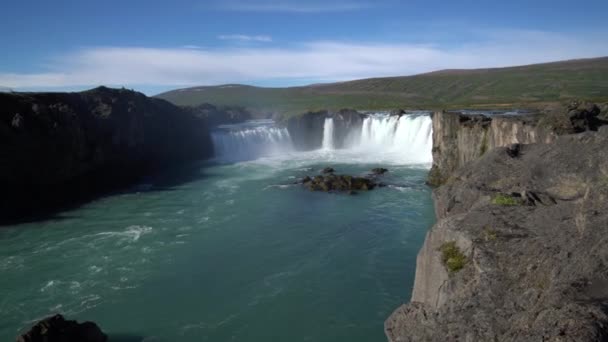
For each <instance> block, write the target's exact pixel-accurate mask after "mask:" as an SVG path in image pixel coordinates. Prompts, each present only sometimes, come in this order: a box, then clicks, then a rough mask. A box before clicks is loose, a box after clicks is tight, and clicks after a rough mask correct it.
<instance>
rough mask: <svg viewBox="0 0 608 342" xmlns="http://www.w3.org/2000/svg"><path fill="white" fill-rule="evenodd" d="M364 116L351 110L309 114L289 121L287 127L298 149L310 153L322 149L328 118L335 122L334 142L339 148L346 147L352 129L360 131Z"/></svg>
mask: <svg viewBox="0 0 608 342" xmlns="http://www.w3.org/2000/svg"><path fill="white" fill-rule="evenodd" d="M364 117H365V116H364V115H363V114H361V113H359V112H357V111H355V110H351V109H342V110H340V111H338V112H329V111H319V112H308V113H304V114H301V115H297V116H295V117H291V118H289V119H287V121H286V122H285V125H286V126H287V130H288V131H289V135H290V136H291V139H292V141H293V143H294V146H295V147H296V149H298V150H300V151H310V150H316V149H319V148H321V146H322V143H323V126H324V125H325V119H326V118H333V120H334V140H335V144H336V147H337V148H342V147H343V146H344V143H345V140H346V137H347V136H348V133H349V132H350V131H351V129H360V128H361V125H362V124H363V119H364Z"/></svg>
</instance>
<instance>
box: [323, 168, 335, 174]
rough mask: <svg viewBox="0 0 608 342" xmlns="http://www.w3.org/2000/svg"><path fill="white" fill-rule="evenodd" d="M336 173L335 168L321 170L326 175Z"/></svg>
mask: <svg viewBox="0 0 608 342" xmlns="http://www.w3.org/2000/svg"><path fill="white" fill-rule="evenodd" d="M334 172H336V170H334V168H333V167H326V168H324V169H323V170H321V173H323V174H326V173H334Z"/></svg>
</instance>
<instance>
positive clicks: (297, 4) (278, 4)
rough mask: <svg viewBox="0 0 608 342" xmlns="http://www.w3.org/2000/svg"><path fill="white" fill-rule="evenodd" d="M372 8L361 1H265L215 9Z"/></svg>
mask: <svg viewBox="0 0 608 342" xmlns="http://www.w3.org/2000/svg"><path fill="white" fill-rule="evenodd" d="M370 7H372V4H371V3H369V2H362V1H315V0H312V1H294V0H291V1H289V0H283V1H266V0H252V1H241V0H228V1H222V2H221V3H218V5H217V6H216V8H218V9H221V10H227V11H239V12H292V13H320V12H346V11H357V10H362V9H366V8H370Z"/></svg>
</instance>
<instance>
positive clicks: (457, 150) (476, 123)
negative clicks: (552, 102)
mask: <svg viewBox="0 0 608 342" xmlns="http://www.w3.org/2000/svg"><path fill="white" fill-rule="evenodd" d="M537 121H538V120H537V118H536V117H534V116H528V115H525V116H524V115H522V116H493V117H488V116H483V115H461V114H459V113H451V112H436V113H434V114H433V168H432V169H431V172H430V173H429V184H431V185H434V186H438V185H441V184H443V183H444V182H445V181H447V179H448V177H449V175H450V174H452V172H454V171H455V170H457V169H458V168H459V167H461V166H463V165H465V164H466V163H468V162H470V161H473V160H476V159H477V158H479V157H480V156H482V155H483V154H484V153H486V152H487V151H490V150H492V149H494V148H496V147H501V146H507V145H510V144H531V143H550V142H551V141H553V140H554V139H555V136H556V135H555V134H554V133H553V132H552V130H550V129H545V128H541V127H540V126H539V125H538V124H537Z"/></svg>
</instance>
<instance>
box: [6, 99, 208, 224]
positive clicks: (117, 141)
mask: <svg viewBox="0 0 608 342" xmlns="http://www.w3.org/2000/svg"><path fill="white" fill-rule="evenodd" d="M212 153H213V149H212V143H211V140H210V136H209V133H208V131H207V126H206V124H205V122H204V121H203V120H201V119H198V118H195V117H194V116H192V115H191V114H189V113H187V112H185V111H183V110H181V109H180V108H178V107H176V106H174V105H172V104H170V103H168V102H166V101H164V100H158V99H152V98H148V97H146V96H145V95H143V94H140V93H136V92H133V91H127V90H114V89H108V88H97V89H94V90H91V91H86V92H81V93H41V94H27V93H23V94H0V161H1V163H2V164H1V165H0V183H1V184H0V186H1V187H2V189H3V190H2V196H1V198H0V203H1V205H0V220H2V221H4V220H10V219H19V218H22V217H25V216H30V215H33V214H35V213H36V212H38V211H45V210H47V209H49V208H54V207H59V206H63V205H65V204H68V203H70V202H73V201H74V202H77V201H78V200H79V199H82V198H86V197H89V196H94V195H95V194H98V193H102V192H107V191H108V190H112V189H113V188H115V187H117V186H124V185H128V184H129V183H130V182H132V181H133V180H134V179H136V178H137V177H140V176H142V175H144V174H146V173H148V172H151V171H153V170H155V169H159V168H163V167H166V166H170V165H171V164H174V163H180V162H185V161H192V160H197V159H204V158H208V157H210V156H211V155H212Z"/></svg>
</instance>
